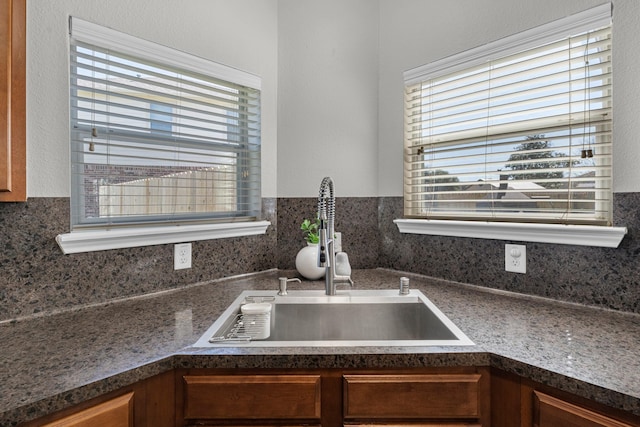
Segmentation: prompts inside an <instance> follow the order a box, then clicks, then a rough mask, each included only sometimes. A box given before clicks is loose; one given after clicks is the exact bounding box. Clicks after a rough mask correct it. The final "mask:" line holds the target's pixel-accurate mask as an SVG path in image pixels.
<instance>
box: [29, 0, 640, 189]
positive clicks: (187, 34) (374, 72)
mask: <svg viewBox="0 0 640 427" xmlns="http://www.w3.org/2000/svg"><path fill="white" fill-rule="evenodd" d="M603 2H604V1H603V0H536V1H530V0H446V1H435V0H378V1H377V2H376V1H373V0H323V1H317V0H316V1H313V0H189V1H175V0H136V1H135V2H132V1H129V0H108V1H104V0H56V1H50V0H28V1H27V5H28V10H27V12H28V18H27V19H28V22H27V37H28V39H27V67H28V68H27V161H28V164H27V167H28V195H29V197H54V196H68V195H69V188H68V187H69V159H68V157H69V155H68V122H69V119H68V69H67V67H68V65H67V61H68V60H67V49H68V46H67V45H68V40H67V17H68V16H69V15H75V16H78V17H80V18H83V19H86V20H89V21H93V22H96V23H100V24H104V25H106V26H110V27H112V28H115V29H118V30H120V31H124V32H127V33H130V34H133V35H136V36H139V37H142V38H146V39H150V40H155V41H157V42H159V43H161V44H165V45H168V46H171V47H174V48H177V49H181V50H184V51H187V52H190V53H194V54H197V55H200V56H203V57H206V58H208V59H211V60H214V61H217V62H221V63H223V64H226V65H230V66H233V67H236V68H240V69H243V70H246V71H249V72H252V73H255V74H259V75H261V76H262V77H263V139H262V140H263V152H262V153H263V192H262V193H263V196H264V197H275V196H279V197H313V196H315V195H316V194H317V191H318V186H319V184H320V180H321V179H322V177H324V176H327V175H329V176H332V177H333V178H334V181H335V184H336V194H337V195H338V196H341V197H344V196H401V195H402V132H403V130H402V120H403V118H402V89H403V87H402V72H403V71H404V70H407V69H410V68H413V67H416V66H418V65H421V64H425V63H428V62H430V61H433V60H436V59H440V58H442V57H445V56H448V55H451V54H454V53H457V52H460V51H463V50H466V49H470V48H473V47H476V46H478V45H481V44H484V43H487V42H490V41H493V40H496V39H499V38H501V37H504V36H507V35H509V34H512V33H515V32H518V31H522V30H525V29H528V28H531V27H534V26H537V25H540V24H543V23H545V22H548V21H551V20H554V19H557V18H560V17H563V16H566V15H569V14H572V13H575V12H578V11H581V10H584V9H587V8H589V7H592V6H596V5H598V4H602V3H603ZM238 28H242V29H243V30H244V31H243V32H240V31H238V30H237V29H238ZM637 28H640V1H638V0H614V67H615V68H614V73H615V75H614V79H615V83H614V87H615V88H614V144H615V148H614V162H615V172H614V190H615V191H616V192H632V191H640V167H638V165H640V148H639V147H640V145H639V144H637V143H636V139H637V136H638V135H640V120H638V117H640V85H639V84H638V83H637V80H636V75H637V71H636V70H638V69H640V55H639V54H638V53H637V48H638V37H637ZM247 30H248V31H247ZM230 46H231V47H230ZM276 145H277V148H276Z"/></svg>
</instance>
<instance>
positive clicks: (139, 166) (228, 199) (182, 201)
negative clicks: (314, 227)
mask: <svg viewBox="0 0 640 427" xmlns="http://www.w3.org/2000/svg"><path fill="white" fill-rule="evenodd" d="M70 33H71V39H70V40H71V41H70V79H71V82H70V83H71V86H70V88H71V93H70V100H71V101H70V104H71V105H70V107H71V126H70V128H71V171H72V174H71V175H72V177H71V185H72V194H71V211H72V214H71V216H72V218H71V225H72V230H79V229H86V228H96V227H97V228H105V227H108V228H110V229H111V228H113V227H117V226H124V225H126V226H131V225H154V226H157V225H161V224H167V225H171V224H180V225H185V224H198V223H211V222H212V221H213V222H223V223H224V222H230V221H233V222H237V221H242V220H255V219H256V218H257V217H258V216H259V215H260V211H261V191H260V176H261V174H260V79H259V78H258V77H256V76H253V75H250V74H248V73H244V72H241V71H238V70H235V69H232V68H229V67H226V66H223V65H220V64H217V63H213V62H210V61H206V60H203V59H201V58H197V57H194V56H192V55H188V54H185V53H183V52H178V51H174V50H172V49H169V48H166V47H163V46H159V45H156V44H154V43H150V42H147V41H144V40H140V39H137V38H135V37H132V36H129V35H126V34H123V33H120V32H117V31H114V30H110V29H107V28H103V27H100V26H97V25H94V24H91V23H88V22H85V21H82V20H79V19H76V18H72V21H71V31H70Z"/></svg>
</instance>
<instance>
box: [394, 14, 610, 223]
mask: <svg viewBox="0 0 640 427" xmlns="http://www.w3.org/2000/svg"><path fill="white" fill-rule="evenodd" d="M611 87H612V66H611V5H610V4H607V5H603V6H601V7H597V8H594V9H591V10H588V11H586V12H583V13H580V14H577V15H574V16H571V17H568V18H565V19H562V20H559V21H555V22H553V23H550V24H548V25H545V26H542V27H539V28H536V29H533V30H529V31H526V32H524V33H522V34H518V35H516V36H513V37H510V38H507V39H503V40H500V41H498V42H496V43H492V44H489V45H487V46H483V47H481V48H477V49H473V50H471V51H468V52H463V53H461V54H458V55H454V56H453V57H450V58H446V59H444V60H441V61H437V62H436V63H433V64H428V65H425V66H423V67H419V68H417V69H414V70H410V71H408V72H406V73H405V156H404V164H405V180H404V200H405V216H406V217H409V218H428V219H457V220H482V221H508V222H525V223H526V222H542V223H560V224H589V225H611V211H612V207H611V180H612V178H611V173H612V171H611V169H612V165H611V157H612V156H611V143H612V141H611V128H612V101H611V91H612V89H611Z"/></svg>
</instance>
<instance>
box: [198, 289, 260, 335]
mask: <svg viewBox="0 0 640 427" xmlns="http://www.w3.org/2000/svg"><path fill="white" fill-rule="evenodd" d="M264 302H265V301H264V299H262V300H260V301H256V299H253V298H247V299H246V300H245V303H246V305H243V306H242V307H241V310H242V311H244V309H245V308H247V307H250V306H256V305H259V304H260V303H264ZM267 305H269V304H267ZM268 309H269V311H268V312H256V311H253V310H252V311H251V312H247V313H242V312H241V313H238V314H236V315H235V318H233V320H232V321H231V322H228V323H227V326H226V327H223V328H222V329H220V330H218V331H217V332H216V333H215V334H214V335H213V336H212V337H211V338H209V342H210V343H219V342H228V341H251V340H263V339H266V338H269V335H270V332H271V307H270V306H269V307H268ZM260 311H262V310H260Z"/></svg>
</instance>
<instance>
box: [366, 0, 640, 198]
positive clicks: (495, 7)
mask: <svg viewBox="0 0 640 427" xmlns="http://www.w3.org/2000/svg"><path fill="white" fill-rule="evenodd" d="M603 3H605V1H604V0H536V1H526V0H518V1H514V0H447V1H421V0H380V2H379V7H380V51H379V73H380V74H379V75H380V86H379V93H378V96H379V104H378V108H379V111H378V114H379V118H380V120H379V122H378V141H379V149H378V170H379V174H378V177H379V179H378V188H377V190H378V195H379V196H402V137H403V128H402V123H403V122H402V103H403V97H402V89H403V81H402V72H403V71H405V70H408V69H411V68H414V67H417V66H420V65H422V64H427V63H429V62H432V61H435V60H437V59H441V58H443V57H447V56H449V55H452V54H455V53H458V52H462V51H465V50H468V49H471V48H474V47H476V46H480V45H482V44H485V43H488V42H491V41H493V40H497V39H500V38H502V37H505V36H508V35H510V34H513V33H516V32H520V31H523V30H526V29H529V28H532V27H535V26H538V25H541V24H544V23H546V22H550V21H553V20H555V19H558V18H562V17H564V16H567V15H571V14H573V13H576V12H580V11H582V10H585V9H588V8H590V7H594V6H597V5H599V4H603ZM613 4H614V18H613V22H614V24H613V28H614V30H613V32H614V34H613V37H614V39H613V52H614V53H613V55H614V61H613V62H614V97H613V108H614V130H613V140H614V149H613V153H614V182H613V188H614V192H616V193H619V192H636V191H640V168H638V164H640V163H639V162H640V145H638V143H637V135H640V121H639V120H637V118H638V116H640V85H638V84H637V70H638V68H639V67H640V55H638V54H637V46H638V31H637V29H638V27H639V26H640V2H638V1H637V0H613Z"/></svg>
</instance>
